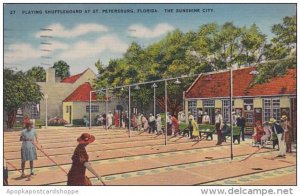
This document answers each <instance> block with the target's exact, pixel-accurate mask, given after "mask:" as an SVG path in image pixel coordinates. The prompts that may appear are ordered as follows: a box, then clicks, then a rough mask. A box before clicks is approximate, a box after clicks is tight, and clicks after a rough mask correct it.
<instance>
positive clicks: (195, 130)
mask: <svg viewBox="0 0 300 196" xmlns="http://www.w3.org/2000/svg"><path fill="white" fill-rule="evenodd" d="M191 124H192V127H193V132H192V135H193V138H194V139H195V138H198V141H200V133H199V128H198V124H197V122H196V121H195V119H192V121H191Z"/></svg>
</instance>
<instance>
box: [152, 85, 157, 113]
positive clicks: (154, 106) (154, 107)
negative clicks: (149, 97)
mask: <svg viewBox="0 0 300 196" xmlns="http://www.w3.org/2000/svg"><path fill="white" fill-rule="evenodd" d="M155 89H156V87H154V93H153V100H154V103H153V114H154V117H155V116H156V101H155Z"/></svg>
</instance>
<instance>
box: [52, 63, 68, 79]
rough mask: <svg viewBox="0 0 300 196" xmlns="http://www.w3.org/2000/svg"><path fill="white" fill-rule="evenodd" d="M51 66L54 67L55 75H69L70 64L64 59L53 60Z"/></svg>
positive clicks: (63, 76)
mask: <svg viewBox="0 0 300 196" xmlns="http://www.w3.org/2000/svg"><path fill="white" fill-rule="evenodd" d="M53 68H54V69H55V75H56V76H57V77H60V78H61V79H64V78H66V77H69V76H70V66H69V65H68V64H67V63H66V62H65V61H62V60H60V61H58V62H55V63H54V65H53Z"/></svg>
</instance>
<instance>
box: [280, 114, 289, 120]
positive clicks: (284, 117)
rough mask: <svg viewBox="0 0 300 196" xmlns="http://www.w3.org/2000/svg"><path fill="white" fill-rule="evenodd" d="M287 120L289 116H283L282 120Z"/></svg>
mask: <svg viewBox="0 0 300 196" xmlns="http://www.w3.org/2000/svg"><path fill="white" fill-rule="evenodd" d="M287 119H288V117H287V115H283V116H282V117H281V118H280V120H287Z"/></svg>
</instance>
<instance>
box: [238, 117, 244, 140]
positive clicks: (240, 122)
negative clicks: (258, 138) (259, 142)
mask: <svg viewBox="0 0 300 196" xmlns="http://www.w3.org/2000/svg"><path fill="white" fill-rule="evenodd" d="M236 125H237V126H239V127H240V132H241V137H242V141H245V126H246V119H245V117H244V116H243V115H242V116H238V117H237V121H236Z"/></svg>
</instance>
